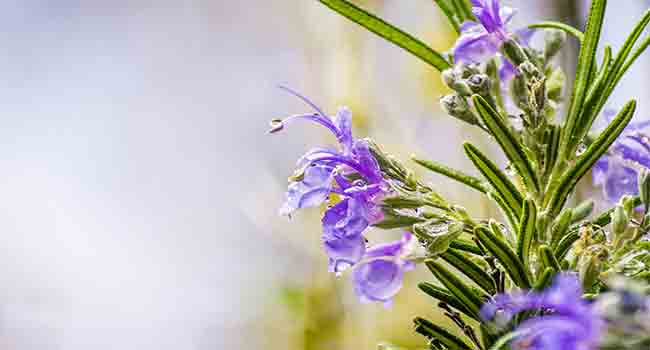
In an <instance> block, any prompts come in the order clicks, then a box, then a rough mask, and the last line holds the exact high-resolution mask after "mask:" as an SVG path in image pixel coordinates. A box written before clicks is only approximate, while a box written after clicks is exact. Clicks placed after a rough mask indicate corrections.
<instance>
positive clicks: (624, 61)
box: [576, 10, 650, 139]
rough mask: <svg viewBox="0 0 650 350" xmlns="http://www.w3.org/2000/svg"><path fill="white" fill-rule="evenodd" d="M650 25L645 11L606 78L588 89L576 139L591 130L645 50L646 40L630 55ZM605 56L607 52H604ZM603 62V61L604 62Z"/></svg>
mask: <svg viewBox="0 0 650 350" xmlns="http://www.w3.org/2000/svg"><path fill="white" fill-rule="evenodd" d="M648 23H650V10H648V11H646V12H645V13H644V14H643V16H642V18H641V20H639V22H638V23H637V24H636V26H635V27H634V29H633V30H632V32H631V33H630V35H629V36H628V37H627V39H626V40H625V42H624V43H623V46H622V47H621V49H620V51H619V52H618V54H617V55H616V58H615V59H614V61H613V63H612V64H611V67H610V68H609V69H607V70H606V72H605V73H606V76H605V78H604V79H602V81H597V83H598V84H595V83H594V84H592V88H591V89H590V93H591V94H587V100H586V102H585V110H584V111H583V113H582V114H583V115H582V116H581V117H580V126H581V127H580V128H579V130H578V132H577V135H576V138H578V139H582V138H583V137H584V136H585V135H586V134H587V132H589V130H590V129H591V126H592V124H593V123H594V121H595V119H596V118H597V117H598V115H599V113H600V111H601V109H602V108H603V106H604V105H605V103H606V102H607V100H608V99H609V96H610V95H611V94H612V92H613V91H614V88H615V87H616V85H617V84H618V82H619V81H620V79H621V78H622V77H623V75H624V74H625V72H626V71H627V70H628V69H629V67H630V66H631V65H632V63H634V61H635V60H636V59H637V58H638V56H639V55H641V53H643V51H645V49H646V48H647V45H648V44H650V42H648V40H647V39H646V41H644V42H643V43H642V44H641V45H640V47H639V48H638V49H637V50H636V51H635V52H634V54H632V56H631V57H630V53H631V52H632V49H633V48H634V45H635V44H636V42H637V41H638V39H639V37H640V36H641V34H642V33H643V31H644V30H645V28H646V27H647V25H648ZM605 54H607V51H605ZM604 61H605V60H604Z"/></svg>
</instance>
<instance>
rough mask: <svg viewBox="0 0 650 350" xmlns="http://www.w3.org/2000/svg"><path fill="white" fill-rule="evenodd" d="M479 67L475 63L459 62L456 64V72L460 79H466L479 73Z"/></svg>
mask: <svg viewBox="0 0 650 350" xmlns="http://www.w3.org/2000/svg"><path fill="white" fill-rule="evenodd" d="M480 73H481V69H480V68H479V66H478V65H477V64H465V63H462V64H459V65H458V66H456V74H457V75H458V76H459V77H460V78H461V79H467V78H469V77H471V76H472V75H474V74H480Z"/></svg>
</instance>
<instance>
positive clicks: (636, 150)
mask: <svg viewBox="0 0 650 350" xmlns="http://www.w3.org/2000/svg"><path fill="white" fill-rule="evenodd" d="M604 114H605V119H606V120H608V121H609V120H610V119H611V117H612V116H613V115H614V114H615V112H613V111H611V110H606V111H605V113H604ZM648 126H650V121H644V122H639V123H633V124H630V125H628V126H627V128H626V129H625V130H624V131H623V133H622V134H621V136H620V137H619V139H618V140H617V141H616V142H615V143H614V144H613V145H612V146H611V147H610V149H609V151H608V152H607V154H606V155H605V156H603V157H601V158H600V159H599V160H598V161H597V162H596V164H595V165H594V168H593V171H592V175H593V183H594V185H596V186H602V188H603V194H604V196H605V198H606V199H607V200H609V201H611V202H617V201H618V200H619V199H620V198H621V197H622V196H623V195H625V194H631V195H636V194H638V187H637V174H638V172H639V170H640V169H641V168H644V167H645V168H650V138H649V137H648V136H647V135H645V134H643V133H642V132H641V130H642V129H644V128H646V127H648Z"/></svg>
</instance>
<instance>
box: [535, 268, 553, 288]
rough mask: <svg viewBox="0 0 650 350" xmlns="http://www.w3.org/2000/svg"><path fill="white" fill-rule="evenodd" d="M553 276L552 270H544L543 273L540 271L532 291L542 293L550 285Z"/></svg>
mask: <svg viewBox="0 0 650 350" xmlns="http://www.w3.org/2000/svg"><path fill="white" fill-rule="evenodd" d="M554 275H555V271H554V270H553V268H550V267H547V268H545V269H544V271H542V273H541V274H540V275H539V278H538V279H537V282H536V283H535V287H533V289H534V290H536V291H543V290H544V289H546V287H548V286H549V285H550V284H551V282H553V276H554Z"/></svg>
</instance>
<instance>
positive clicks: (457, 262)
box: [440, 249, 496, 294]
mask: <svg viewBox="0 0 650 350" xmlns="http://www.w3.org/2000/svg"><path fill="white" fill-rule="evenodd" d="M440 257H441V258H442V259H443V260H444V261H446V262H447V263H448V264H449V265H451V266H453V267H454V268H456V270H458V271H460V272H462V273H463V274H464V275H465V276H467V277H468V278H469V279H470V280H472V282H474V283H476V285H478V286H479V287H481V289H483V290H484V291H486V292H487V293H488V294H496V283H495V282H494V279H493V278H492V276H490V275H488V274H487V273H486V272H485V269H484V268H482V267H480V266H478V265H476V264H475V263H474V262H472V261H471V260H469V259H467V258H466V257H465V256H464V255H463V254H461V253H460V252H459V251H457V250H454V249H448V250H447V251H446V252H445V253H443V254H442V255H441V256H440Z"/></svg>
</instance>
